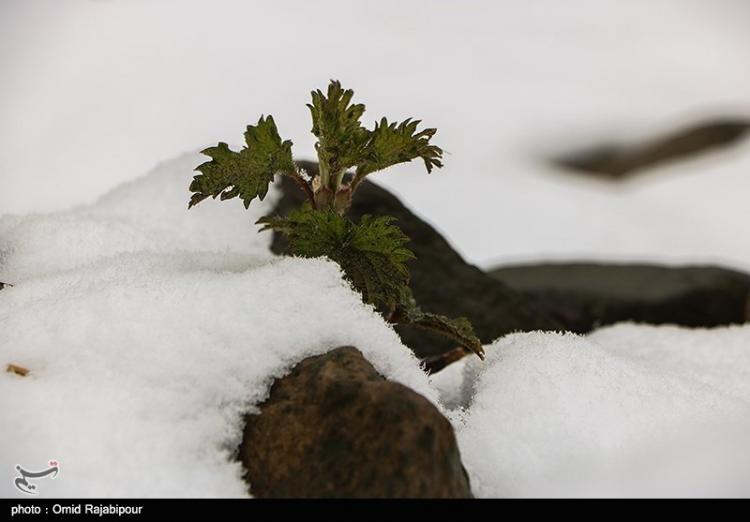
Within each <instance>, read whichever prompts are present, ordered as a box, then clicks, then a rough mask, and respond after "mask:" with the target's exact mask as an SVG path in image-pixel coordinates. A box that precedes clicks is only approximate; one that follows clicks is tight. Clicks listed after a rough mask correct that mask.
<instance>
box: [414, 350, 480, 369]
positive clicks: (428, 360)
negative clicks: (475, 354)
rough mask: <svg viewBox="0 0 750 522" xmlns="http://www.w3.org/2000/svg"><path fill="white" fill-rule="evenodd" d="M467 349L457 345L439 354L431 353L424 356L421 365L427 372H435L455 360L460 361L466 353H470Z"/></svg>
mask: <svg viewBox="0 0 750 522" xmlns="http://www.w3.org/2000/svg"><path fill="white" fill-rule="evenodd" d="M470 353H471V352H469V351H468V350H466V349H465V348H463V347H461V346H459V347H458V348H454V349H452V350H450V351H447V352H445V353H441V354H440V355H433V356H432V357H425V358H424V359H422V367H423V368H424V369H425V371H426V372H427V373H429V374H433V373H437V372H439V371H440V370H442V369H444V368H445V367H446V366H449V365H451V364H453V363H454V362H456V361H460V360H461V359H463V358H464V357H465V356H466V355H468V354H470Z"/></svg>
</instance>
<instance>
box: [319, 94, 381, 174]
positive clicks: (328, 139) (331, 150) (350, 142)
mask: <svg viewBox="0 0 750 522" xmlns="http://www.w3.org/2000/svg"><path fill="white" fill-rule="evenodd" d="M311 94H312V103H311V104H308V105H307V107H308V108H309V109H310V113H311V115H312V122H313V126H312V133H313V134H314V135H315V136H316V137H317V138H318V143H317V145H316V148H317V150H318V157H319V159H320V161H321V163H324V164H325V165H326V166H327V167H328V168H329V169H330V171H331V172H333V173H338V172H343V171H344V170H346V169H348V168H349V167H353V166H355V165H357V164H358V163H359V162H360V161H361V160H362V158H363V149H364V147H365V145H366V144H367V141H368V140H369V137H370V131H368V130H367V129H365V128H364V127H362V124H361V123H360V118H361V117H362V114H364V112H365V106H364V105H363V104H361V103H357V104H351V100H352V97H353V96H354V91H352V90H351V89H347V90H344V89H343V88H342V87H341V83H339V82H338V81H334V80H331V83H330V84H329V85H328V92H327V94H323V92H322V91H321V90H316V91H313V92H312V93H311Z"/></svg>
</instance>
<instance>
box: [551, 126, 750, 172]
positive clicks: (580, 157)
mask: <svg viewBox="0 0 750 522" xmlns="http://www.w3.org/2000/svg"><path fill="white" fill-rule="evenodd" d="M748 129H750V122H748V121H745V120H729V119H727V120H717V121H711V122H708V123H704V124H700V125H696V126H694V127H689V128H686V129H682V130H679V131H677V132H675V133H673V134H669V135H666V136H661V137H657V138H655V139H652V140H650V141H647V142H644V143H641V144H638V145H632V146H628V145H616V144H608V145H600V146H597V147H593V148H591V149H589V150H583V151H580V152H576V153H574V154H572V155H570V156H567V157H563V158H560V159H557V160H555V163H557V164H558V165H560V166H562V167H565V168H568V169H571V170H576V171H583V172H588V173H594V174H597V175H600V176H604V177H607V178H611V179H621V178H625V177H628V176H631V175H633V174H635V173H636V172H637V171H639V170H641V169H645V168H647V167H651V166H654V165H656V164H659V163H664V162H668V161H674V160H679V159H684V158H686V157H688V156H692V155H697V154H701V153H704V152H707V151H710V150H713V149H717V148H719V147H726V146H728V145H730V144H732V143H734V142H735V141H737V140H739V139H740V138H741V137H742V136H744V135H745V133H746V132H747V131H748Z"/></svg>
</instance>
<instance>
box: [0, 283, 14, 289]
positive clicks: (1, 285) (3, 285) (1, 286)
mask: <svg viewBox="0 0 750 522" xmlns="http://www.w3.org/2000/svg"><path fill="white" fill-rule="evenodd" d="M6 286H8V287H10V286H13V285H12V284H10V283H0V290H2V289H3V288H5V287H6Z"/></svg>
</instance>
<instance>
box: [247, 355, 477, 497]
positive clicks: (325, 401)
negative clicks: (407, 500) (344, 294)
mask: <svg viewBox="0 0 750 522" xmlns="http://www.w3.org/2000/svg"><path fill="white" fill-rule="evenodd" d="M240 457H241V459H242V462H243V463H244V465H245V469H246V470H247V473H246V477H247V479H248V481H249V483H250V491H251V493H252V494H253V495H254V496H256V497H304V498H309V497H356V498H362V497H375V498H383V497H397V498H403V497H420V498H446V497H447V498H454V497H471V490H470V487H469V481H468V477H467V475H466V472H465V471H464V468H463V466H462V464H461V458H460V455H459V451H458V447H457V445H456V438H455V436H454V434H453V428H452V427H451V425H450V423H449V422H448V420H447V419H445V417H443V416H442V414H441V413H440V412H439V411H438V409H437V408H436V407H435V406H434V405H433V404H432V403H431V402H430V401H428V400H427V399H425V398H424V397H422V396H421V395H419V394H417V393H416V392H414V391H413V390H411V389H410V388H407V387H405V386H403V385H401V384H398V383H394V382H390V381H386V380H385V379H384V378H383V377H381V376H380V375H379V374H378V373H377V372H376V371H375V369H374V368H373V367H372V365H371V364H370V363H369V362H368V361H367V360H366V359H365V358H364V357H363V355H362V353H361V352H360V351H359V350H357V349H356V348H353V347H351V346H347V347H342V348H337V349H335V350H333V351H331V352H328V353H327V354H325V355H319V356H314V357H308V358H307V359H305V360H304V361H302V362H300V363H299V364H297V365H296V366H295V367H294V369H293V370H292V372H291V373H290V374H289V375H287V376H286V377H283V378H281V379H278V380H276V382H275V383H274V384H273V386H272V387H271V395H270V397H269V399H268V400H267V401H265V402H264V403H263V404H261V405H260V414H259V415H257V414H256V415H249V416H248V417H247V424H246V426H245V433H244V438H243V441H242V444H241V446H240Z"/></svg>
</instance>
